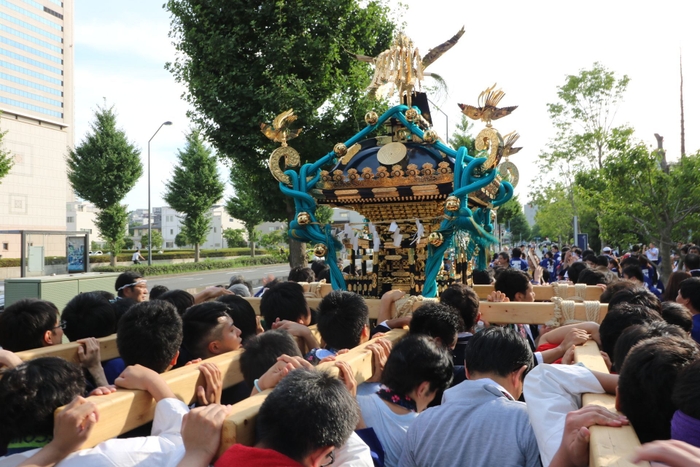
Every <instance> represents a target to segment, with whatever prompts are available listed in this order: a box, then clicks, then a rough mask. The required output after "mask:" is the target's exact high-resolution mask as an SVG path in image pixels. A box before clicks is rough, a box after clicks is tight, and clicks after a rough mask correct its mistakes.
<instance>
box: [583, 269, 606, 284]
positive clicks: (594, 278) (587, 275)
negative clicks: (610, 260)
mask: <svg viewBox="0 0 700 467" xmlns="http://www.w3.org/2000/svg"><path fill="white" fill-rule="evenodd" d="M607 282H608V281H607V278H606V277H605V274H603V273H602V272H601V271H599V270H597V269H584V270H583V271H581V274H579V275H578V281H577V282H576V283H577V284H586V285H597V284H607Z"/></svg>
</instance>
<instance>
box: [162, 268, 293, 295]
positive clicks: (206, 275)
mask: <svg viewBox="0 0 700 467" xmlns="http://www.w3.org/2000/svg"><path fill="white" fill-rule="evenodd" d="M288 273H289V266H288V265H286V264H272V265H266V266H249V267H241V268H236V269H222V270H219V271H209V272H199V273H187V274H180V275H177V276H153V277H150V278H148V289H149V290H150V289H151V288H153V286H154V285H159V284H160V285H165V286H167V287H168V288H169V289H193V288H200V287H207V286H210V285H220V284H222V285H228V281H229V279H230V278H231V276H232V275H234V274H242V275H243V276H244V277H245V279H246V280H248V281H250V282H251V284H252V285H253V287H254V288H255V287H259V286H260V285H262V278H263V277H264V276H266V275H267V274H272V275H273V276H275V277H287V274H288Z"/></svg>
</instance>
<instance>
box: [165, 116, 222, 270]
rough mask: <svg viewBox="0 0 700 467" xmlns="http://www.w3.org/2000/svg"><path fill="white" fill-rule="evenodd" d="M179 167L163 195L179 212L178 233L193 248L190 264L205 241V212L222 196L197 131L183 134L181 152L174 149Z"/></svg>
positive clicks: (208, 152) (212, 161)
mask: <svg viewBox="0 0 700 467" xmlns="http://www.w3.org/2000/svg"><path fill="white" fill-rule="evenodd" d="M177 157H178V160H179V165H178V166H177V167H175V170H174V172H173V177H172V179H171V180H170V181H169V182H168V183H166V185H165V187H166V192H165V195H164V196H163V199H164V200H165V202H166V203H168V205H170V207H172V208H173V209H175V210H176V211H178V212H181V213H182V225H183V229H182V231H183V232H185V235H186V236H187V240H188V242H189V243H191V244H193V245H194V261H195V262H198V261H199V245H200V244H202V243H204V242H205V241H206V239H207V234H208V233H209V230H210V229H211V227H210V225H209V224H210V216H209V210H210V209H211V207H212V206H213V205H214V203H216V202H217V201H219V200H220V199H221V197H222V196H223V195H224V184H223V183H222V182H221V180H220V179H219V172H218V169H217V167H216V157H215V156H213V155H212V153H211V150H210V149H209V148H207V147H206V146H205V145H204V141H203V140H202V136H201V133H200V131H199V130H196V129H193V130H192V131H190V133H189V134H188V135H187V143H186V145H185V149H184V150H178V155H177Z"/></svg>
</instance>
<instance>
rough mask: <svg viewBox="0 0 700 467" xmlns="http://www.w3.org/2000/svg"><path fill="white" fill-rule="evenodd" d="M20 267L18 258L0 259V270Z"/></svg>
mask: <svg viewBox="0 0 700 467" xmlns="http://www.w3.org/2000/svg"><path fill="white" fill-rule="evenodd" d="M20 266H21V264H20V259H19V258H0V268H18V267H20Z"/></svg>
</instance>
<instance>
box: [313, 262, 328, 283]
mask: <svg viewBox="0 0 700 467" xmlns="http://www.w3.org/2000/svg"><path fill="white" fill-rule="evenodd" d="M325 267H326V262H325V261H323V260H322V259H317V260H315V261H313V262H312V263H311V270H312V271H313V272H314V275H315V276H316V280H318V273H319V272H321V271H322V270H323V269H324V268H325Z"/></svg>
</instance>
